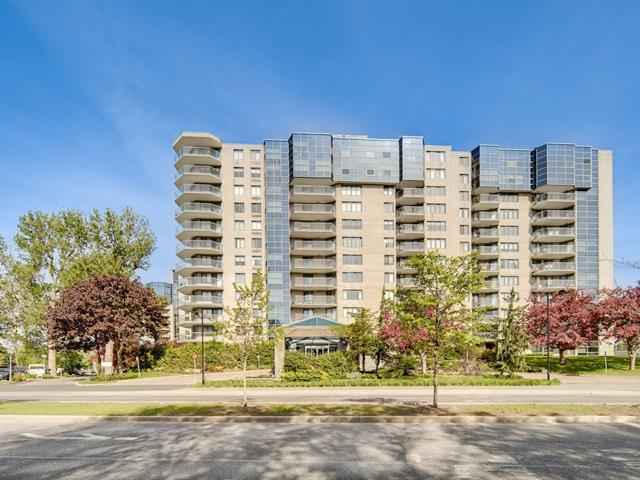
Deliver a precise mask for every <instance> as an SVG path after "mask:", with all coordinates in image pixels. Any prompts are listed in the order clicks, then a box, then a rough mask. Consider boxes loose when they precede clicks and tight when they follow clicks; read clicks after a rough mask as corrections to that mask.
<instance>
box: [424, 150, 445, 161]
mask: <svg viewBox="0 0 640 480" xmlns="http://www.w3.org/2000/svg"><path fill="white" fill-rule="evenodd" d="M426 153H427V161H429V162H434V163H435V162H437V163H444V162H445V160H446V152H426Z"/></svg>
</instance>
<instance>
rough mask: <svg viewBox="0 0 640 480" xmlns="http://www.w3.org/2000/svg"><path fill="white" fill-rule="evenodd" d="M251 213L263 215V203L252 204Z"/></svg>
mask: <svg viewBox="0 0 640 480" xmlns="http://www.w3.org/2000/svg"><path fill="white" fill-rule="evenodd" d="M251 213H262V203H259V202H254V203H252V204H251Z"/></svg>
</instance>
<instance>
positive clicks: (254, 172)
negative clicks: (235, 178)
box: [251, 167, 262, 179]
mask: <svg viewBox="0 0 640 480" xmlns="http://www.w3.org/2000/svg"><path fill="white" fill-rule="evenodd" d="M261 176H262V173H261V171H260V167H251V178H257V179H260V177H261Z"/></svg>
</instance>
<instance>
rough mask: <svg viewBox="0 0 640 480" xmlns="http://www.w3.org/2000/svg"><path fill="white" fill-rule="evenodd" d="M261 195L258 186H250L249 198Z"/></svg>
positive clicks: (260, 188) (260, 189)
mask: <svg viewBox="0 0 640 480" xmlns="http://www.w3.org/2000/svg"><path fill="white" fill-rule="evenodd" d="M261 195H262V187H261V186H260V185H251V196H252V197H259V196H261Z"/></svg>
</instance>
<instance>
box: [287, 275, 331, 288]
mask: <svg viewBox="0 0 640 480" xmlns="http://www.w3.org/2000/svg"><path fill="white" fill-rule="evenodd" d="M293 285H294V286H296V287H335V286H336V279H335V278H333V277H294V280H293Z"/></svg>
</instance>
